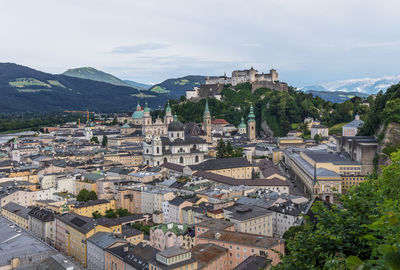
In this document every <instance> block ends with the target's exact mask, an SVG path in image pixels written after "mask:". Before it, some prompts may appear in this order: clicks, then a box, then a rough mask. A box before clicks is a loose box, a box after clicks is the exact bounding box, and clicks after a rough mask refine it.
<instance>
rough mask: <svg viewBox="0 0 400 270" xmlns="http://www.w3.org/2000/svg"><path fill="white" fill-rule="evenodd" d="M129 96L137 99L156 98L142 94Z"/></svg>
mask: <svg viewBox="0 0 400 270" xmlns="http://www.w3.org/2000/svg"><path fill="white" fill-rule="evenodd" d="M131 96H133V97H138V98H155V97H156V96H154V95H149V94H143V93H139V94H132V95H131Z"/></svg>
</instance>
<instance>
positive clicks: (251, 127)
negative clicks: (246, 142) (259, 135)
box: [247, 105, 256, 141]
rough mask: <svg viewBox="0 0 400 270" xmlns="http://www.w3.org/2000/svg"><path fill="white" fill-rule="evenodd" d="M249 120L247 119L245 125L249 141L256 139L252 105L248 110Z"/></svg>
mask: <svg viewBox="0 0 400 270" xmlns="http://www.w3.org/2000/svg"><path fill="white" fill-rule="evenodd" d="M248 118H249V120H248V121H247V127H248V132H247V134H248V135H249V139H250V141H254V140H255V139H256V120H255V118H256V116H255V115H254V112H253V105H250V112H249V116H248Z"/></svg>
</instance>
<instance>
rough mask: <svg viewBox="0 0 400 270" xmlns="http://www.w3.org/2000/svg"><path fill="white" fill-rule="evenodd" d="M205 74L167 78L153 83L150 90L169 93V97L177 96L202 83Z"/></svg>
mask: <svg viewBox="0 0 400 270" xmlns="http://www.w3.org/2000/svg"><path fill="white" fill-rule="evenodd" d="M205 79H206V76H200V75H189V76H185V77H180V78H174V79H168V80H165V81H163V82H161V83H159V84H156V85H153V86H152V87H151V88H150V91H152V92H155V93H160V94H169V95H170V97H171V98H179V97H181V96H184V95H186V90H190V89H193V88H194V87H195V86H200V84H204V82H205Z"/></svg>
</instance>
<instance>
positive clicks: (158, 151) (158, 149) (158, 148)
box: [157, 146, 160, 154]
mask: <svg viewBox="0 0 400 270" xmlns="http://www.w3.org/2000/svg"><path fill="white" fill-rule="evenodd" d="M159 153H160V147H158V146H157V154H159Z"/></svg>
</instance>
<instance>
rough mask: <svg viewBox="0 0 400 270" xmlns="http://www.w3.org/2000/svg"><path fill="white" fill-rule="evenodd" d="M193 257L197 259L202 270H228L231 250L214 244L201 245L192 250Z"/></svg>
mask: <svg viewBox="0 0 400 270" xmlns="http://www.w3.org/2000/svg"><path fill="white" fill-rule="evenodd" d="M191 252H192V257H193V258H195V259H196V261H197V262H198V264H199V268H200V269H202V270H224V269H227V266H228V261H229V250H228V249H227V248H224V247H220V246H217V245H214V244H199V245H196V246H194V247H193V248H192V249H191Z"/></svg>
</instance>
